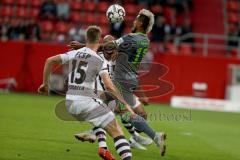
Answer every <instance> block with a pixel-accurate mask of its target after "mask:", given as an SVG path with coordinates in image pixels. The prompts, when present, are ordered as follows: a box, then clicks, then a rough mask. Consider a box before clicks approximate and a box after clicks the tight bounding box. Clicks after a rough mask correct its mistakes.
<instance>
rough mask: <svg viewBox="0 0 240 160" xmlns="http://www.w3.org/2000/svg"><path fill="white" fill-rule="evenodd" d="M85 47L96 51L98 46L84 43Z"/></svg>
mask: <svg viewBox="0 0 240 160" xmlns="http://www.w3.org/2000/svg"><path fill="white" fill-rule="evenodd" d="M86 47H87V48H90V49H91V50H93V51H95V52H97V50H98V48H99V45H98V44H88V43H87V44H86Z"/></svg>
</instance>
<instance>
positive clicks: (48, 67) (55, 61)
mask: <svg viewBox="0 0 240 160" xmlns="http://www.w3.org/2000/svg"><path fill="white" fill-rule="evenodd" d="M61 63H62V59H61V56H60V55H56V56H53V57H50V58H48V59H47V60H46V62H45V66H44V70H43V83H42V85H41V86H40V87H39V88H38V92H39V93H40V94H47V93H48V80H49V76H50V73H51V69H52V66H53V65H54V64H61Z"/></svg>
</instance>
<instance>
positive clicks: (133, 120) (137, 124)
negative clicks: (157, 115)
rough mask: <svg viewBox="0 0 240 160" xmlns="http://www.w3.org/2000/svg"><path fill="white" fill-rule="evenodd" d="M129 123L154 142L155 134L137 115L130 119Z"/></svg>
mask: <svg viewBox="0 0 240 160" xmlns="http://www.w3.org/2000/svg"><path fill="white" fill-rule="evenodd" d="M130 123H131V124H132V125H133V126H134V127H135V128H136V129H137V130H139V131H140V132H144V133H145V134H146V135H148V136H149V137H150V138H151V139H153V140H154V137H155V134H156V132H155V131H154V130H153V129H152V128H150V126H149V125H148V124H147V122H146V120H145V119H144V118H142V117H141V116H139V115H136V116H135V117H134V118H131V120H130Z"/></svg>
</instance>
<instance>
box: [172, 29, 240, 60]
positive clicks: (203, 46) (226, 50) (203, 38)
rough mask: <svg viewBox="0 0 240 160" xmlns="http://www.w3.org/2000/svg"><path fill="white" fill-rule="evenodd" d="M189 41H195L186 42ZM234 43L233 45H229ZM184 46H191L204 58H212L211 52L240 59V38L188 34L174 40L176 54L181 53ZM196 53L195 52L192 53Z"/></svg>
mask: <svg viewBox="0 0 240 160" xmlns="http://www.w3.org/2000/svg"><path fill="white" fill-rule="evenodd" d="M188 39H194V42H184V41H186V40H188ZM230 42H231V43H234V44H235V45H231V44H229V43H230ZM183 44H188V45H190V46H191V47H192V48H193V50H195V51H196V50H201V51H199V53H202V55H203V56H210V54H209V51H210V50H211V54H212V53H214V52H215V53H216V55H217V54H219V55H221V53H222V55H225V56H226V55H227V56H235V57H238V58H240V38H239V37H230V36H227V35H216V34H202V33H187V34H185V35H183V36H180V37H177V38H175V40H174V46H175V48H176V51H175V53H179V52H178V50H179V48H180V47H181V46H182V45H183ZM192 53H194V52H192Z"/></svg>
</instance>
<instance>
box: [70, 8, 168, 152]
mask: <svg viewBox="0 0 240 160" xmlns="http://www.w3.org/2000/svg"><path fill="white" fill-rule="evenodd" d="M153 23H154V15H153V14H152V13H151V12H150V11H148V10H146V9H142V10H141V11H140V12H139V14H138V16H137V17H136V19H135V21H134V26H133V32H132V33H130V34H127V35H125V36H123V37H121V38H119V39H117V40H115V41H112V42H109V43H107V44H103V45H102V46H101V50H104V51H110V50H114V49H117V51H118V57H117V59H116V66H115V71H114V77H113V82H114V84H115V85H116V86H117V87H118V89H119V90H120V92H121V93H122V95H123V97H124V99H125V100H126V101H127V102H128V103H129V104H130V105H131V106H133V105H134V104H135V102H136V101H135V99H134V95H133V92H134V90H136V89H137V88H138V87H139V83H138V74H137V70H138V67H139V65H140V63H141V61H142V58H143V56H144V55H145V54H146V53H147V51H148V47H149V43H150V42H149V40H148V38H147V33H148V32H150V31H151V29H152V26H153ZM71 47H72V48H74V47H78V48H79V47H81V44H72V45H71ZM118 106H119V111H120V112H121V113H120V114H121V119H122V121H123V122H126V123H130V124H131V125H133V126H134V127H135V128H136V129H137V130H139V131H141V132H144V133H145V134H147V135H148V136H149V137H150V138H151V139H152V140H153V141H154V142H155V143H156V145H157V146H158V147H159V148H160V153H161V155H162V156H163V155H164V154H165V150H166V145H165V139H166V134H165V133H158V132H156V131H154V130H153V129H152V128H150V127H149V125H148V124H147V122H146V121H145V119H144V118H142V117H141V116H138V115H137V116H134V117H132V116H131V115H130V113H129V112H128V111H127V110H126V108H125V106H124V105H123V104H122V103H120V102H119V103H118Z"/></svg>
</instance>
